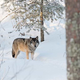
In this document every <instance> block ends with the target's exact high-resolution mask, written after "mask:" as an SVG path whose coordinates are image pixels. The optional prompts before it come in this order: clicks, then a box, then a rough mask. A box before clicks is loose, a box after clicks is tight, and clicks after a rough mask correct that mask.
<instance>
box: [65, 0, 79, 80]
mask: <svg viewBox="0 0 80 80" xmlns="http://www.w3.org/2000/svg"><path fill="white" fill-rule="evenodd" d="M66 20H67V21H66V24H67V26H66V38H67V42H66V43H67V46H66V50H67V78H68V80H80V0H66Z"/></svg>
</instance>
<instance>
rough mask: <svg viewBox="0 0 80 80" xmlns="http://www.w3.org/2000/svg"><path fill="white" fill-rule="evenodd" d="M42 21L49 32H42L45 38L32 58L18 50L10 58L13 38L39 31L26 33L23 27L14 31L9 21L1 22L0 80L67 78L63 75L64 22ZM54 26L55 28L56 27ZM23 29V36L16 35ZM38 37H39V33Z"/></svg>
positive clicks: (64, 65) (35, 34) (64, 71)
mask: <svg viewBox="0 0 80 80" xmlns="http://www.w3.org/2000/svg"><path fill="white" fill-rule="evenodd" d="M58 24H59V23H58V22H54V23H50V22H45V27H46V28H47V29H48V31H49V33H50V35H47V34H46V33H45V41H44V42H42V43H40V44H39V46H38V48H37V49H36V51H35V54H34V60H31V57H30V56H31V55H30V56H29V57H30V59H29V60H27V59H26V53H24V52H20V54H19V55H18V57H17V59H14V58H12V55H11V54H12V53H11V49H12V42H13V40H14V39H15V38H17V37H26V38H28V37H29V36H32V37H35V36H37V35H38V36H39V35H40V33H39V32H37V31H36V32H35V31H31V32H30V33H26V30H25V28H24V29H22V30H21V31H14V29H13V27H12V26H13V24H12V21H5V22H3V23H1V24H0V80H67V79H66V50H65V47H66V39H65V28H63V27H64V23H62V22H61V26H62V25H63V27H61V26H60V25H59V26H57V25H58ZM56 27H57V28H56ZM11 31H13V32H12V33H10V32H11ZM20 32H25V33H26V35H25V36H21V35H19V33H20ZM39 38H40V37H39Z"/></svg>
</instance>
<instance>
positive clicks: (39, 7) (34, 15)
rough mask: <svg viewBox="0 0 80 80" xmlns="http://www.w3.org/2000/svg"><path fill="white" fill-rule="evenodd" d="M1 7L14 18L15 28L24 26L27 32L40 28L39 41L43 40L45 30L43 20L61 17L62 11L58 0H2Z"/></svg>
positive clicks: (62, 8)
mask: <svg viewBox="0 0 80 80" xmlns="http://www.w3.org/2000/svg"><path fill="white" fill-rule="evenodd" d="M2 8H4V9H5V10H6V11H8V12H10V13H11V16H12V19H15V20H16V25H15V26H14V27H15V28H17V29H20V28H22V27H26V28H27V29H28V32H29V31H30V30H31V29H33V30H41V41H44V31H46V28H45V27H44V21H45V20H51V21H54V20H57V19H58V18H62V15H63V11H64V7H63V6H62V5H61V3H60V2H59V0H4V3H3V4H2Z"/></svg>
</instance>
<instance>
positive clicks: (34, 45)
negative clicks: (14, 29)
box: [30, 36, 39, 48]
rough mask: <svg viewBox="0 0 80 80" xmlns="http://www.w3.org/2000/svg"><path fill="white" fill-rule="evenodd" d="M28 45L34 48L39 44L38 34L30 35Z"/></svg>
mask: <svg viewBox="0 0 80 80" xmlns="http://www.w3.org/2000/svg"><path fill="white" fill-rule="evenodd" d="M30 45H31V46H32V47H34V48H36V47H37V46H38V45H39V40H38V36H37V37H36V38H32V37H30Z"/></svg>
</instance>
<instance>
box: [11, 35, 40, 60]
mask: <svg viewBox="0 0 80 80" xmlns="http://www.w3.org/2000/svg"><path fill="white" fill-rule="evenodd" d="M38 45H39V40H38V36H37V37H35V38H32V37H30V38H28V39H26V38H17V39H15V40H14V41H13V44H12V57H13V58H17V56H18V54H19V52H20V51H23V52H26V57H27V59H29V53H31V58H32V59H33V56H34V52H35V50H36V48H37V47H38Z"/></svg>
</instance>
